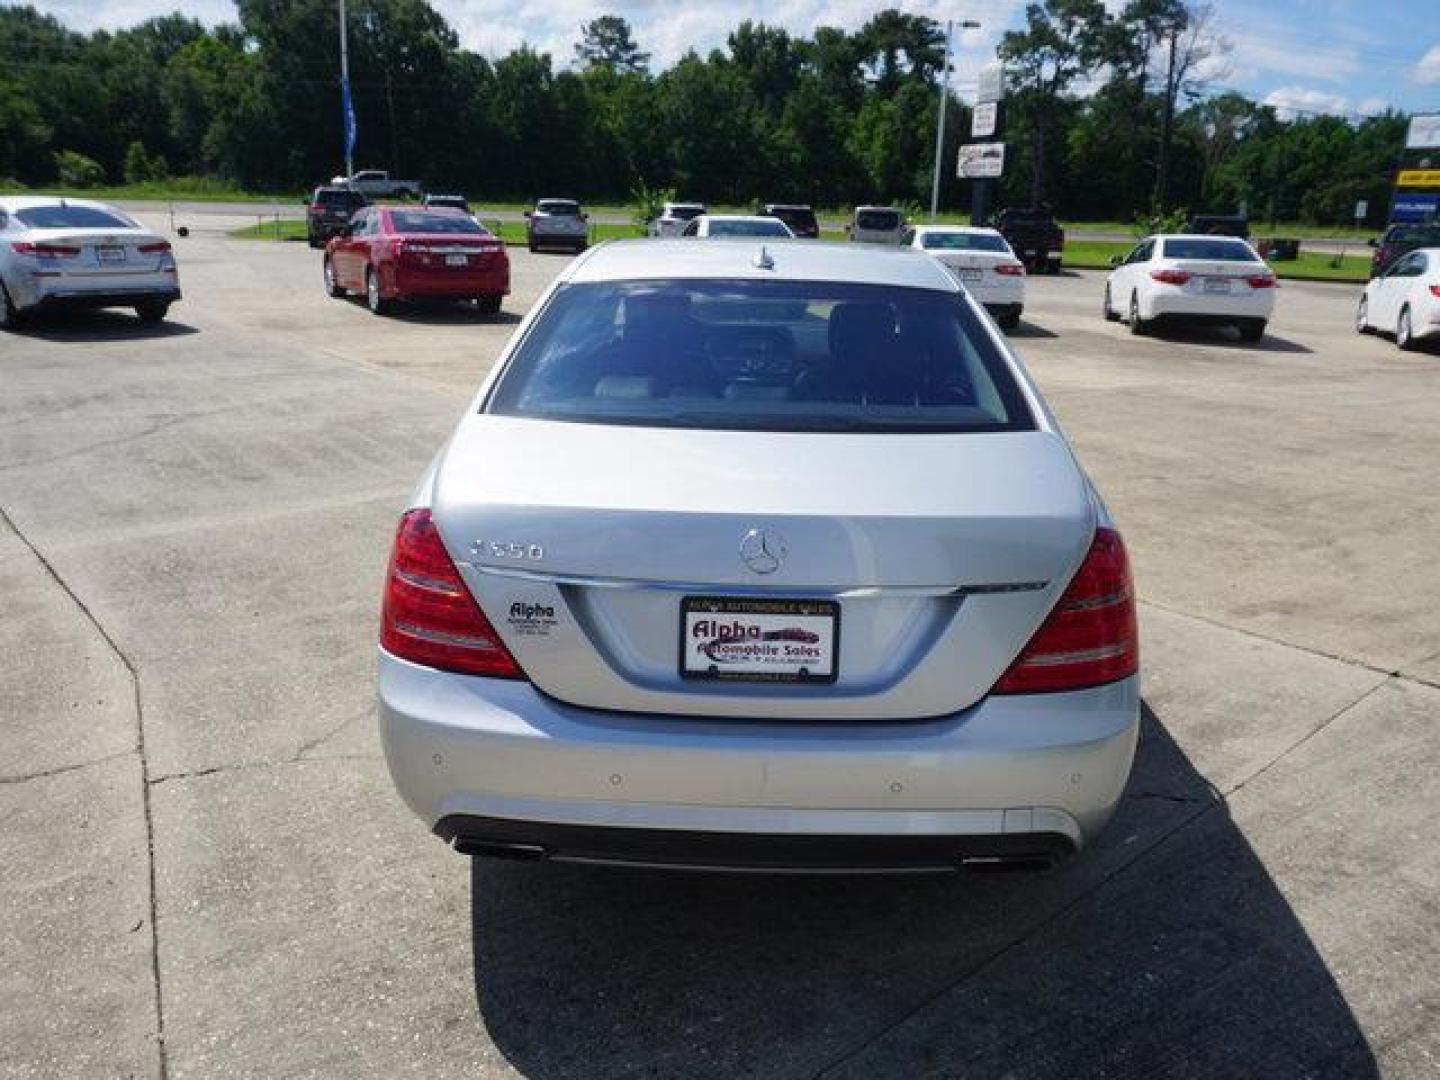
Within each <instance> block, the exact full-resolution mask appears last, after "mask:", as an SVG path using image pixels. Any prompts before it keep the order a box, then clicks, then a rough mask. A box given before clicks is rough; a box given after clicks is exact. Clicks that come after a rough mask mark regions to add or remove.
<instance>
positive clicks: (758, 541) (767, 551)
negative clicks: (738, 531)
mask: <svg viewBox="0 0 1440 1080" xmlns="http://www.w3.org/2000/svg"><path fill="white" fill-rule="evenodd" d="M787 554H789V552H788V550H787V549H786V547H785V538H784V537H783V536H781V535H780V534H779V533H777V532H772V531H771V530H769V529H751V530H750V531H749V532H747V533H746V534H745V535H744V536H743V537H742V538H741V540H740V558H741V559H743V560H744V561H745V565H746V566H748V567H749V568H750V569H751V570H753V571H755V573H757V574H773V573H774V572H775V571H776V570H778V569H780V564H781V563H782V562H784V561H785V556H786V555H787Z"/></svg>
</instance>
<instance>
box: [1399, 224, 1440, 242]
mask: <svg viewBox="0 0 1440 1080" xmlns="http://www.w3.org/2000/svg"><path fill="white" fill-rule="evenodd" d="M1387 242H1388V243H1392V244H1422V245H1425V246H1427V247H1428V246H1429V245H1431V244H1436V245H1440V226H1437V225H1410V226H1406V227H1403V228H1399V229H1393V230H1391V233H1390V236H1389V238H1388V241H1387Z"/></svg>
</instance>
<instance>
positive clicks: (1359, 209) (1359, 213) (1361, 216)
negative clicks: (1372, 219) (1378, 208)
mask: <svg viewBox="0 0 1440 1080" xmlns="http://www.w3.org/2000/svg"><path fill="white" fill-rule="evenodd" d="M1369 212H1370V204H1369V203H1368V202H1366V201H1365V200H1364V199H1361V200H1360V201H1358V202H1357V203H1356V204H1355V220H1356V221H1364V220H1365V215H1366V214H1368V213H1369Z"/></svg>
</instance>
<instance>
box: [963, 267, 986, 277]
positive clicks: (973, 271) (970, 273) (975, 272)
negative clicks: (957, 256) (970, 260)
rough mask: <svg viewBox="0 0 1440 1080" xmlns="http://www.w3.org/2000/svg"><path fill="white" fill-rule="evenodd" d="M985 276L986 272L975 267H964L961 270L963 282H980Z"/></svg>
mask: <svg viewBox="0 0 1440 1080" xmlns="http://www.w3.org/2000/svg"><path fill="white" fill-rule="evenodd" d="M984 276H985V272H984V271H983V270H980V269H978V268H976V267H973V266H962V267H961V268H960V280H961V281H979V280H980V279H981V278H983V277H984Z"/></svg>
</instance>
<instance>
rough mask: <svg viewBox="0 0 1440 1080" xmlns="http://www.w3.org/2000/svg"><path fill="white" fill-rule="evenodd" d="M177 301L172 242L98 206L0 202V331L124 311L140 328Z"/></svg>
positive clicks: (15, 199)
mask: <svg viewBox="0 0 1440 1080" xmlns="http://www.w3.org/2000/svg"><path fill="white" fill-rule="evenodd" d="M179 299H180V279H179V276H178V272H177V270H176V267H175V256H174V253H173V252H172V251H171V250H170V243H169V241H167V240H164V239H162V238H161V237H159V236H157V235H156V234H155V233H153V232H152V231H150V230H149V229H146V228H144V227H142V226H141V225H139V224H137V223H136V222H134V221H132V220H131V219H130V218H128V217H126V216H125V215H124V214H122V213H121V212H120V211H119V210H116V209H115V208H114V207H112V206H107V205H105V204H104V203H98V202H90V201H87V200H84V199H61V198H54V197H52V196H27V197H22V196H6V197H3V198H0V329H7V330H10V329H15V328H16V327H17V326H19V325H20V324H21V323H22V322H23V321H24V319H25V317H26V316H27V315H28V314H30V313H31V312H34V311H39V310H43V309H55V308H77V307H85V308H100V307H130V308H134V309H135V313H136V314H137V315H139V316H140V318H141V320H143V321H145V322H159V321H160V320H162V319H164V318H165V315H166V313H167V312H169V310H170V305H171V304H172V303H174V302H175V301H176V300H179Z"/></svg>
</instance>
